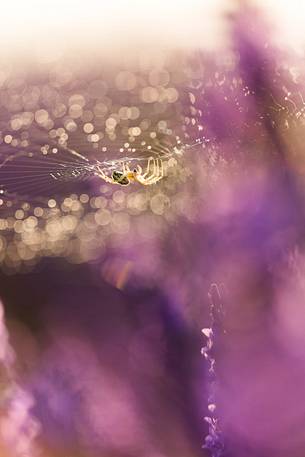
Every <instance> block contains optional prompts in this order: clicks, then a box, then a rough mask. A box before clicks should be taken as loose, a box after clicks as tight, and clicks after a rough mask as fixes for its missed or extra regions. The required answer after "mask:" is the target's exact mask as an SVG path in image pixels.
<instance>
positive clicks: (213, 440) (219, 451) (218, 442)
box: [201, 284, 225, 457]
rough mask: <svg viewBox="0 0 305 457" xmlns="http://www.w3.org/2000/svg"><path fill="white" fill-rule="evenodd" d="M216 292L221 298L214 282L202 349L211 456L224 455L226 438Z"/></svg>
mask: <svg viewBox="0 0 305 457" xmlns="http://www.w3.org/2000/svg"><path fill="white" fill-rule="evenodd" d="M215 293H216V295H217V298H218V299H219V298H220V292H219V288H218V286H217V285H216V284H212V286H211V288H210V292H209V298H210V316H211V327H209V328H203V329H202V333H203V334H204V336H205V337H206V339H207V341H206V346H204V347H203V348H202V349H201V353H202V355H203V356H204V357H205V359H206V361H207V363H208V376H207V391H208V411H209V413H210V414H209V415H208V416H206V417H205V418H204V420H205V421H206V422H207V423H208V425H209V433H208V435H207V436H206V438H205V444H204V445H203V447H204V448H205V449H209V451H210V454H211V457H223V456H224V455H225V454H224V440H223V435H222V432H221V429H220V426H219V419H218V417H217V407H216V391H217V378H216V360H215V355H214V351H213V347H214V343H215V336H216V334H217V332H218V327H219V326H218V325H217V324H218V319H217V318H216V316H219V313H220V311H221V310H222V307H221V306H220V305H219V306H218V304H217V302H218V301H219V300H217V301H215V300H214V296H215Z"/></svg>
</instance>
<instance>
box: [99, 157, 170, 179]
mask: <svg viewBox="0 0 305 457" xmlns="http://www.w3.org/2000/svg"><path fill="white" fill-rule="evenodd" d="M151 168H152V170H151ZM95 174H96V176H98V177H99V178H102V179H103V180H104V181H106V182H109V183H111V184H119V185H120V186H128V185H129V184H130V183H131V182H138V183H140V184H143V186H149V185H151V184H155V183H156V182H158V181H160V179H162V178H163V176H164V170H163V162H162V160H161V159H155V158H153V157H150V158H149V159H148V163H147V168H146V171H145V173H143V170H142V167H141V166H140V165H137V167H136V168H134V169H133V170H130V168H129V166H128V165H127V164H125V163H123V167H122V171H118V170H114V171H113V172H112V175H111V177H110V176H107V175H106V174H105V173H104V171H103V170H102V169H101V168H100V167H99V166H98V167H97V172H96V173H95Z"/></svg>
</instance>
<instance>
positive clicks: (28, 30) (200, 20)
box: [0, 0, 305, 57]
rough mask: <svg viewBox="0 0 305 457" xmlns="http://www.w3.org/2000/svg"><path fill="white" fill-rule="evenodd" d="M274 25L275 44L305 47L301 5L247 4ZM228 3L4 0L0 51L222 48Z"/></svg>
mask: <svg viewBox="0 0 305 457" xmlns="http://www.w3.org/2000/svg"><path fill="white" fill-rule="evenodd" d="M253 3H255V4H257V5H260V7H261V9H262V10H263V11H265V13H266V15H267V17H268V19H269V20H271V22H274V23H275V24H276V29H277V35H276V38H277V39H278V41H279V42H280V43H281V44H285V45H288V46H293V47H294V48H296V49H298V50H299V49H301V48H302V46H303V44H304V45H305V0H253ZM234 5H236V2H235V1H234V0H232V1H230V0H51V1H50V0H6V1H4V2H2V5H1V11H0V13H1V27H0V48H2V49H3V50H6V52H9V53H11V52H13V51H14V49H16V48H17V49H19V52H20V51H21V52H25V53H27V52H37V53H38V54H44V53H45V54H46V55H47V54H48V53H49V54H50V56H51V57H52V55H53V54H54V56H56V55H57V53H59V52H61V51H62V50H63V49H64V48H65V47H69V46H75V47H76V48H77V46H79V44H80V43H82V45H83V46H87V45H88V46H93V45H96V46H97V47H98V48H100V49H101V48H103V47H104V48H105V49H111V48H115V46H118V47H120V46H124V45H125V44H126V43H130V44H131V45H132V44H136V43H137V44H140V43H141V44H142V45H146V44H153V45H156V46H158V45H159V44H161V45H165V46H184V47H193V46H196V47H198V46H200V47H205V48H209V49H216V48H217V47H218V46H221V45H222V44H225V43H226V40H227V35H226V28H225V24H226V22H225V12H228V11H230V10H232V9H234Z"/></svg>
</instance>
